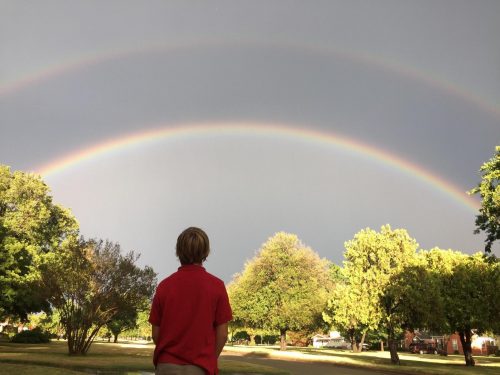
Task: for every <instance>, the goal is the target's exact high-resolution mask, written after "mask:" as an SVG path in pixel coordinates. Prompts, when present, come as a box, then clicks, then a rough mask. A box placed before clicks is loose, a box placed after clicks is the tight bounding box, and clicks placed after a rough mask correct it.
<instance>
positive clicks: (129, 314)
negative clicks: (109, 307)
mask: <svg viewBox="0 0 500 375" xmlns="http://www.w3.org/2000/svg"><path fill="white" fill-rule="evenodd" d="M123 302H125V303H123V304H122V305H120V306H119V307H118V312H117V313H116V314H115V315H114V316H113V317H112V318H111V320H110V321H109V322H108V323H107V324H106V327H107V328H108V330H109V331H110V332H111V333H112V334H113V336H114V339H113V342H118V335H119V334H120V333H122V332H124V331H130V330H133V329H135V328H138V324H139V321H138V319H139V314H140V313H141V312H148V313H149V310H151V306H150V302H151V300H150V299H149V298H145V299H144V300H143V301H142V302H140V301H139V303H138V304H130V303H129V301H123ZM141 317H142V315H141ZM148 328H149V329H151V325H150V324H149V323H148ZM149 335H150V334H147V335H145V336H149Z"/></svg>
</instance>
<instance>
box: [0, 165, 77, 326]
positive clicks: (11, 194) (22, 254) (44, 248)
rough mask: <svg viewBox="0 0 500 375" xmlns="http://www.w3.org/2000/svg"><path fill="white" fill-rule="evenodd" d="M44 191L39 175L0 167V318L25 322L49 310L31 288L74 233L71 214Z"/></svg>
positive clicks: (74, 222) (35, 288) (45, 186)
mask: <svg viewBox="0 0 500 375" xmlns="http://www.w3.org/2000/svg"><path fill="white" fill-rule="evenodd" d="M49 193H50V190H49V187H48V186H47V185H46V184H45V183H44V182H43V181H42V180H41V179H40V177H38V176H35V175H33V174H28V173H24V172H20V171H16V172H13V173H12V172H11V171H10V169H9V167H7V166H3V165H0V259H1V261H0V296H1V299H0V319H4V318H6V317H9V316H11V317H17V318H20V319H21V320H26V319H27V315H28V313H30V312H37V311H40V310H42V309H45V310H49V305H48V303H47V301H46V300H44V299H43V298H42V297H41V294H40V293H39V292H38V288H37V287H36V285H37V283H38V281H39V279H40V274H39V272H38V265H39V264H40V262H41V261H43V258H44V257H45V256H46V255H47V254H48V253H50V252H52V251H54V250H55V249H56V248H58V247H59V246H60V244H61V243H62V242H63V241H64V240H65V239H66V238H68V237H71V236H77V235H78V223H77V222H76V220H75V218H74V217H73V215H72V214H71V213H70V212H69V211H68V210H67V209H65V208H63V207H61V206H58V205H56V204H54V203H53V201H52V197H51V196H50V194H49Z"/></svg>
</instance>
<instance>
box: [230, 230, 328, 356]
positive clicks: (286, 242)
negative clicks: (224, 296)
mask: <svg viewBox="0 0 500 375" xmlns="http://www.w3.org/2000/svg"><path fill="white" fill-rule="evenodd" d="M329 273H330V271H329V262H328V261H327V260H325V259H320V257H319V256H318V254H317V253H315V252H314V251H313V250H311V249H310V248H308V247H306V246H304V245H303V244H302V243H301V242H300V240H299V239H298V237H297V236H296V235H294V234H288V233H284V232H280V233H277V234H275V235H274V236H273V237H271V238H269V239H268V241H267V242H266V243H264V244H263V245H262V248H261V249H260V251H259V252H258V253H257V255H256V256H255V257H254V258H253V259H252V260H251V261H249V262H247V263H246V264H245V267H244V269H243V272H242V273H241V274H240V275H237V276H236V277H235V279H234V280H233V281H232V283H231V284H230V285H229V287H228V292H229V297H230V299H231V306H232V308H233V315H234V317H235V319H236V320H238V321H240V322H242V323H243V324H245V325H246V326H249V327H254V328H263V329H269V330H274V331H279V332H280V338H281V340H280V342H281V350H285V349H286V332H287V331H289V330H296V331H299V330H303V329H307V328H310V327H314V326H319V325H321V313H322V311H323V310H324V307H325V304H326V300H327V296H328V292H329V290H330V288H331V280H330V276H329Z"/></svg>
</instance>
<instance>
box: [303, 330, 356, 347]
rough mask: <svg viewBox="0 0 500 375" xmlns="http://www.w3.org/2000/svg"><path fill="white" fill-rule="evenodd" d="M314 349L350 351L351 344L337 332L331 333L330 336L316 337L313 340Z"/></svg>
mask: <svg viewBox="0 0 500 375" xmlns="http://www.w3.org/2000/svg"><path fill="white" fill-rule="evenodd" d="M312 340H313V347H314V348H323V347H325V348H337V349H350V348H351V344H350V343H349V342H348V341H346V339H345V338H344V337H342V336H341V335H340V333H339V332H337V331H332V332H330V334H329V335H315V336H313V338H312Z"/></svg>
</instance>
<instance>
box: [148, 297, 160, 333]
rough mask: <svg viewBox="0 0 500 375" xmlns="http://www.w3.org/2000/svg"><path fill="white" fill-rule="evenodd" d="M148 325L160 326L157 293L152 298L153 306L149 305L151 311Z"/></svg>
mask: <svg viewBox="0 0 500 375" xmlns="http://www.w3.org/2000/svg"><path fill="white" fill-rule="evenodd" d="M149 323H151V324H152V325H154V326H160V324H161V308H160V298H159V297H158V292H156V294H155V296H154V298H153V304H152V305H151V311H150V312H149Z"/></svg>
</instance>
